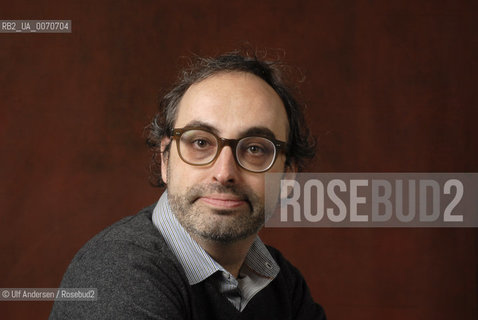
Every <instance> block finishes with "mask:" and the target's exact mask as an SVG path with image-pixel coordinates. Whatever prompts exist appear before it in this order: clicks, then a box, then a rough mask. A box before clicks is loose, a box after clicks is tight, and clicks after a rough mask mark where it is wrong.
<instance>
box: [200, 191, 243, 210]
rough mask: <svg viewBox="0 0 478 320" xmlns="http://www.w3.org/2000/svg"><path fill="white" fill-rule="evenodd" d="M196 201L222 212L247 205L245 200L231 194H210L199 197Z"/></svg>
mask: <svg viewBox="0 0 478 320" xmlns="http://www.w3.org/2000/svg"><path fill="white" fill-rule="evenodd" d="M197 200H199V201H200V202H203V203H205V204H206V205H208V206H211V207H214V208H217V209H223V210H224V209H236V208H239V207H242V206H247V205H249V202H248V201H247V200H246V199H243V198H240V197H237V196H234V195H231V194H212V195H207V196H202V197H199V198H198V199H197Z"/></svg>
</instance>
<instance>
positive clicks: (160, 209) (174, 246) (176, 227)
mask: <svg viewBox="0 0 478 320" xmlns="http://www.w3.org/2000/svg"><path fill="white" fill-rule="evenodd" d="M153 224H154V225H155V226H156V228H157V229H158V230H159V232H160V233H161V234H162V236H163V237H164V240H165V241H166V243H167V245H168V246H169V248H170V249H171V251H172V252H173V254H174V255H175V256H176V258H177V259H178V261H179V263H180V264H181V266H182V267H183V269H184V272H185V273H186V277H187V278H188V281H189V284H190V285H194V284H197V283H199V282H201V281H204V280H205V279H207V278H208V277H210V276H211V275H212V274H214V273H215V272H217V271H222V272H227V271H226V270H225V269H224V268H223V267H222V266H221V265H220V264H219V263H217V262H216V261H215V260H214V259H213V258H212V257H211V256H209V254H207V252H206V251H204V249H203V248H202V247H201V246H200V245H199V244H198V243H197V242H196V241H194V239H193V238H192V237H191V236H190V235H189V233H188V232H187V231H186V230H185V229H184V228H183V226H182V225H181V224H180V223H179V221H178V220H177V218H176V216H175V215H174V214H173V212H172V210H171V207H170V206H169V202H168V194H167V191H165V192H164V193H163V194H162V196H161V198H160V199H159V201H158V203H157V204H156V207H155V208H154V210H153ZM244 265H245V266H247V267H248V268H249V269H251V270H252V271H253V272H254V273H256V274H258V275H260V276H262V277H265V278H275V276H277V274H278V273H279V270H280V268H279V266H278V265H277V263H276V262H275V260H274V258H272V256H271V255H270V253H269V250H267V248H266V246H265V245H264V243H263V242H262V241H261V240H260V239H259V237H256V239H255V240H254V242H253V244H252V246H251V248H250V249H249V252H248V253H247V256H246V259H245V261H244Z"/></svg>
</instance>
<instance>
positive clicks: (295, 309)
mask: <svg viewBox="0 0 478 320" xmlns="http://www.w3.org/2000/svg"><path fill="white" fill-rule="evenodd" d="M268 249H269V251H270V252H271V254H272V255H273V256H274V258H275V259H276V261H277V263H278V264H279V266H280V268H281V271H280V273H281V274H280V277H281V279H284V282H285V283H286V286H287V291H288V293H289V299H288V301H290V308H291V313H292V314H291V318H292V319H294V320H326V316H325V312H324V309H323V308H322V306H321V305H320V304H318V303H316V302H315V301H314V299H313V298H312V295H311V294H310V290H309V287H308V285H307V283H306V281H305V279H304V277H303V276H302V274H301V273H300V271H299V270H298V269H297V268H296V267H294V266H293V265H292V264H291V263H290V262H289V261H288V260H287V259H285V258H284V256H282V254H281V253H280V252H279V251H278V250H277V249H274V248H272V247H269V246H268Z"/></svg>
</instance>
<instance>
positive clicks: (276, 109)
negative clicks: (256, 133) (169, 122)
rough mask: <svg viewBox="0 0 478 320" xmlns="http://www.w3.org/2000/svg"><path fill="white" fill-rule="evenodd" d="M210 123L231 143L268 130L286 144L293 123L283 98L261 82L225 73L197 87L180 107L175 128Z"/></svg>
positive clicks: (192, 88)
mask: <svg viewBox="0 0 478 320" xmlns="http://www.w3.org/2000/svg"><path fill="white" fill-rule="evenodd" d="M194 122H202V123H206V124H208V125H209V126H211V127H213V128H215V129H216V130H217V131H218V133H219V134H220V135H221V136H222V137H224V138H229V139H234V138H238V137H239V135H240V134H241V133H242V132H245V131H247V130H249V129H251V128H256V127H257V128H267V129H269V130H270V131H272V132H273V133H274V135H275V137H276V138H277V139H279V140H283V141H286V140H287V134H288V128H289V123H288V120H287V114H286V111H285V108H284V105H283V103H282V100H281V99H280V97H279V95H278V94H277V93H276V92H275V91H274V89H272V87H271V86H269V85H268V84H267V83H266V82H265V81H264V80H262V79H261V78H259V77H257V76H255V75H253V74H250V73H246V72H227V73H226V72H223V73H219V74H216V75H213V76H211V77H209V78H207V79H205V80H202V81H201V82H198V83H196V84H193V85H192V86H191V87H189V89H188V90H187V91H186V93H185V94H184V96H183V98H182V99H181V101H180V103H179V110H178V114H177V118H176V123H175V127H176V128H182V127H185V126H187V125H189V124H191V123H194Z"/></svg>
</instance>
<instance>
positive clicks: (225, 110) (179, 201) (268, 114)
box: [162, 72, 289, 243]
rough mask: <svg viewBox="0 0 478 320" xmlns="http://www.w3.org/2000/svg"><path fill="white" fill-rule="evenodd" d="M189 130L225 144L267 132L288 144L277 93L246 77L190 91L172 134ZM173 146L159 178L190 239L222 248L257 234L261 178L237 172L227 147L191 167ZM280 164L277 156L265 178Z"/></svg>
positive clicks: (236, 75)
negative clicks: (207, 132)
mask: <svg viewBox="0 0 478 320" xmlns="http://www.w3.org/2000/svg"><path fill="white" fill-rule="evenodd" d="M190 125H206V126H208V127H210V128H211V129H213V130H214V131H215V133H216V134H217V135H218V136H219V137H222V138H227V139H239V138H242V137H244V135H245V133H246V132H248V131H249V132H250V131H251V130H256V131H259V132H260V131H263V130H268V131H270V132H272V133H273V135H274V136H275V139H277V140H281V141H287V134H288V128H289V124H288V120H287V115H286V112H285V108H284V105H283V103H282V101H281V99H280V97H279V96H278V95H277V93H276V92H275V91H274V90H273V89H272V88H271V87H270V86H269V85H268V84H267V83H266V82H265V81H263V80H262V79H260V78H259V77H256V76H254V75H252V74H250V73H244V72H229V73H220V74H217V75H214V76H211V77H209V78H207V79H205V80H203V81H201V82H199V83H196V84H194V85H192V86H191V87H190V88H189V89H188V90H187V91H186V93H185V94H184V96H183V98H182V100H181V102H180V104H179V110H178V114H177V119H176V123H175V128H183V127H185V126H190ZM163 142H164V143H168V142H169V140H168V139H165V140H164V141H163ZM176 143H177V142H176V141H173V142H172V143H171V148H170V151H169V155H168V156H167V157H163V163H162V175H163V178H164V179H165V181H166V183H167V186H168V197H169V202H170V205H171V208H172V210H173V212H174V213H175V215H176V216H177V218H178V220H179V221H180V223H181V224H182V225H183V227H184V228H185V229H186V230H187V231H188V232H189V233H190V234H192V235H193V236H199V237H201V238H203V239H208V240H214V241H219V242H224V243H227V242H232V241H236V240H240V239H244V238H247V237H249V236H251V235H254V234H256V233H257V232H258V231H259V229H260V228H261V227H262V225H263V223H264V192H265V190H264V179H265V173H254V172H249V171H246V170H244V169H243V168H241V167H240V166H239V165H238V164H237V163H236V162H235V160H234V156H233V152H234V150H231V148H230V147H229V146H226V147H224V148H223V149H222V151H221V153H220V154H219V156H218V157H217V159H216V160H215V161H214V162H213V163H211V164H209V165H206V166H200V167H199V166H192V165H189V164H187V163H185V162H183V161H182V160H181V159H180V157H179V154H178V151H177V146H176ZM284 163H285V155H283V154H282V153H280V154H279V155H278V157H277V160H276V162H275V163H274V165H273V166H272V168H271V169H270V170H269V171H268V172H281V171H283V170H284Z"/></svg>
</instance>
